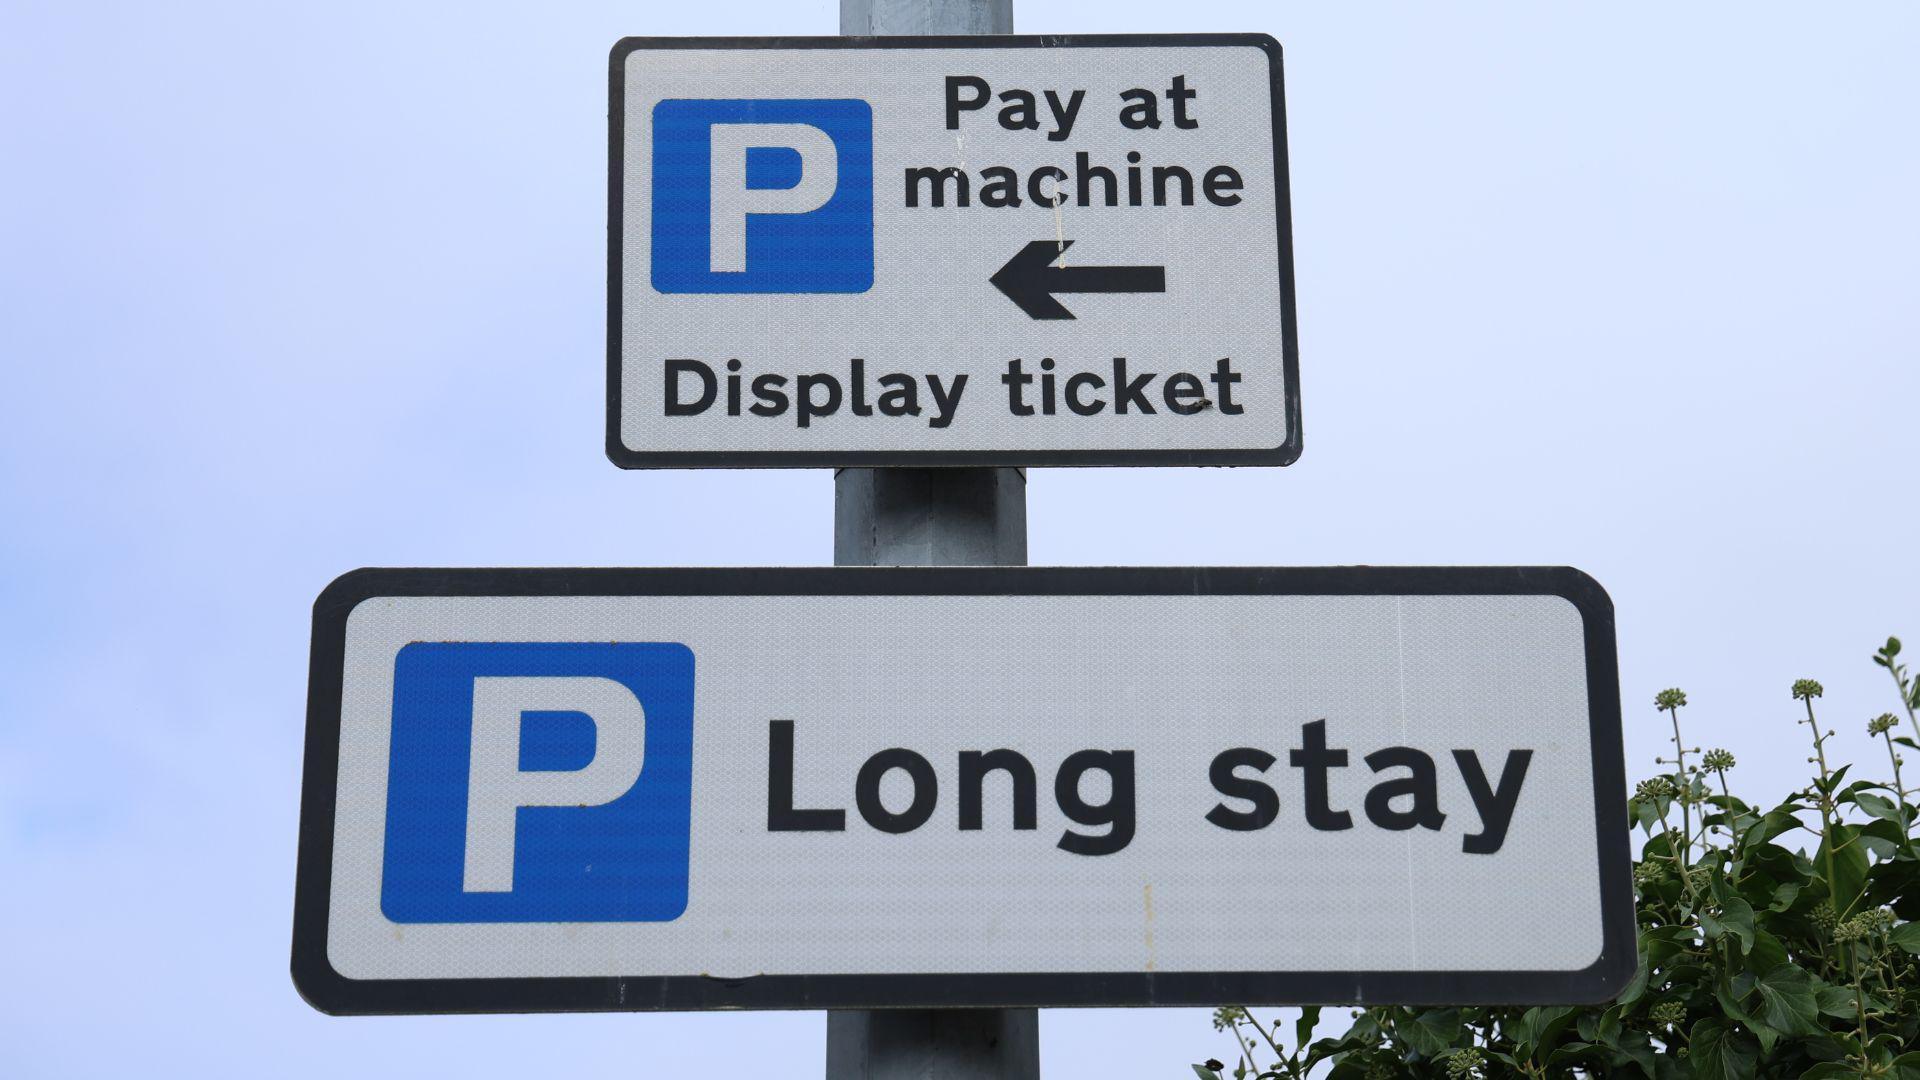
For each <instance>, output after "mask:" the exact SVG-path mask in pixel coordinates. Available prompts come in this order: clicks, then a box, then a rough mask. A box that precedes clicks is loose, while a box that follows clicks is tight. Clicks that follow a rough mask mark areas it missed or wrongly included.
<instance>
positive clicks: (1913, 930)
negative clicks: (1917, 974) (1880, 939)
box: [1887, 922, 1920, 954]
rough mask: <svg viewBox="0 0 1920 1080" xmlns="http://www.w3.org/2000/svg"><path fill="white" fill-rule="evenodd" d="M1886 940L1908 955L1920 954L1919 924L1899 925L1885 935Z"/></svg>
mask: <svg viewBox="0 0 1920 1080" xmlns="http://www.w3.org/2000/svg"><path fill="white" fill-rule="evenodd" d="M1887 940H1888V941H1891V942H1893V943H1894V944H1895V945H1898V946H1899V947H1900V948H1902V949H1905V950H1907V951H1908V952H1910V953H1915V954H1920V923H1912V922H1909V923H1901V924H1900V925H1899V926H1896V927H1894V928H1893V933H1891V934H1888V935H1887Z"/></svg>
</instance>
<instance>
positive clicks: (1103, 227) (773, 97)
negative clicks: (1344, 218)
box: [607, 34, 1300, 467]
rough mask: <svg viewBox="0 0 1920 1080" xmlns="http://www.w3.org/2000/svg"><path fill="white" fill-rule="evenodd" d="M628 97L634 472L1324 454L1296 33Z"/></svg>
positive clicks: (622, 381) (652, 77)
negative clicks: (1302, 266)
mask: <svg viewBox="0 0 1920 1080" xmlns="http://www.w3.org/2000/svg"><path fill="white" fill-rule="evenodd" d="M611 78H612V102H611V107H610V110H609V124H610V129H611V131H610V140H609V146H608V151H607V155H608V165H609V172H610V179H609V184H608V230H607V248H608V260H607V313H608V317H607V455H608V457H610V458H612V459H613V461H614V462H615V463H617V464H619V465H623V466H628V467H660V466H666V467H689V466H733V467H762V466H846V465H1018V466H1026V465H1285V464H1288V463H1290V462H1292V461H1293V460H1294V459H1295V458H1296V457H1298V456H1299V454H1300V395H1299V377H1298V371H1297V367H1298V364H1297V359H1296V349H1295V344H1294V310H1293V254H1292V235H1291V228H1290V224H1289V216H1288V205H1287V164H1286V122H1285V113H1284V109H1283V107H1282V101H1281V77H1280V46H1279V44H1278V43H1277V42H1275V41H1274V40H1273V39H1272V38H1270V37H1268V36H1266V35H1264V34H1177V35H1144V36H1089V37H1074V36H1068V37H1051V36H1050V37H978V38H970V37H895V38H665V39H662V38H628V39H626V40H623V41H621V42H620V43H619V44H618V45H617V46H615V47H614V50H613V56H612V73H611Z"/></svg>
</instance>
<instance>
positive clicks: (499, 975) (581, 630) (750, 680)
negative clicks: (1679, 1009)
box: [293, 567, 1635, 1013]
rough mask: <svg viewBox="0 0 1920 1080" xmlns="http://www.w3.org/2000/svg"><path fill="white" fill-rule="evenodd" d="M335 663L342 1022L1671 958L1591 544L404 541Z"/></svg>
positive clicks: (1168, 1001)
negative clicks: (1163, 551)
mask: <svg viewBox="0 0 1920 1080" xmlns="http://www.w3.org/2000/svg"><path fill="white" fill-rule="evenodd" d="M309 694H310V697H309V705H308V719H307V725H308V726H307V747H306V772H305V781H304V790H303V794H302V806H301V824H300V857H299V883H298V888H297V898H296V902H295V911H294V941H293V973H294V980H295V982H296V983H297V984H298V985H299V987H300V990H301V992H302V993H303V994H305V995H306V997H307V999H308V1000H309V1001H310V1002H312V1003H313V1004H314V1005H316V1006H317V1007H319V1008H321V1009H324V1010H326V1011H329V1012H340V1013H406V1012H444V1011H461V1012H464V1011H488V1010H502V1011H526V1010H598V1009H703V1008H815V1009H818V1008H866V1007H876V1006H929V1007H935V1006H959V1005H981V1006H1026V1005H1048V1006H1052V1005H1207V1004H1219V1003H1228V1002H1231V1003H1240V1002H1247V1003H1272V1004H1279V1003H1288V1002H1329V1003H1331V1002H1362V1001H1364V1002H1367V1003H1376V1002H1421V1003H1434V1004H1444V1003H1470V1002H1499V1003H1535V1002H1562V1003H1573V1002H1590V1001H1601V1000H1605V999H1607V998H1608V997H1609V996H1610V995H1612V994H1614V993H1616V992H1617V991H1618V990H1619V989H1620V988H1621V987H1622V986H1623V985H1624V983H1625V981H1626V980H1627V979H1628V977H1629V976H1630V975H1631V974H1632V972H1633V970H1634V966H1635V954H1634V938H1633V914H1632V894H1631V886H1630V883H1629V880H1628V845H1627V840H1628V836H1627V823H1626V813H1625V780H1624V774H1623V770H1622V763H1621V744H1620V719H1619V700H1618V692H1617V682H1616V675H1615V660H1614V637H1613V613H1612V607H1611V604H1610V603H1609V601H1608V599H1607V596H1606V594H1605V592H1603V591H1602V590H1601V588H1600V587H1599V586H1598V585H1597V584H1595V583H1594V582H1593V581H1592V579H1590V578H1588V577H1586V576H1585V575H1583V574H1581V573H1579V572H1578V571H1574V570H1568V569H1553V568H1549V569H1517V568H1503V569H1376V568H1342V569H1280V570H1274V569H1171V568H1162V569H1137V570H1136V569H1045V568H1024V567H1021V568H1008V567H993V568H864V569H807V570H713V569H707V570H362V571H356V572H354V573H351V574H348V575H346V576H345V577H343V578H341V579H340V580H339V581H337V582H335V583H334V584H333V585H332V586H330V587H329V588H328V589H327V590H326V591H325V593H323V594H322V595H321V597H320V599H319V601H318V603H317V604H316V605H315V609H314V636H313V667H312V677H311V685H310V690H309Z"/></svg>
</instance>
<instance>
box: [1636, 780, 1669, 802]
mask: <svg viewBox="0 0 1920 1080" xmlns="http://www.w3.org/2000/svg"><path fill="white" fill-rule="evenodd" d="M1673 792H1674V787H1673V781H1672V780H1670V779H1668V778H1667V777H1664V776H1656V777H1654V778H1653V779H1651V780H1642V781H1640V783H1639V784H1637V785H1635V787H1634V789H1633V796H1634V798H1636V799H1671V798H1673Z"/></svg>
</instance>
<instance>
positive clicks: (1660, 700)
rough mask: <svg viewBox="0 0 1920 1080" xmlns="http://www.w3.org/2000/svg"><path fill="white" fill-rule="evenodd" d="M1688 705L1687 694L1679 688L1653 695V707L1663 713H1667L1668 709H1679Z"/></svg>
mask: <svg viewBox="0 0 1920 1080" xmlns="http://www.w3.org/2000/svg"><path fill="white" fill-rule="evenodd" d="M1686 703H1687V692H1686V691H1685V690H1682V689H1680V688H1678V687H1674V688H1672V689H1669V690H1662V691H1660V692H1659V693H1657V694H1655V695H1653V707H1654V708H1656V709H1659V710H1661V711H1662V712H1665V711H1666V710H1668V709H1677V708H1679V707H1680V706H1682V705H1685V704H1686Z"/></svg>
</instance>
